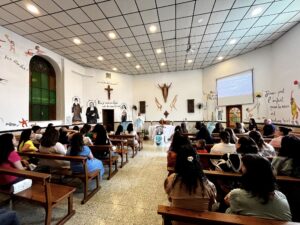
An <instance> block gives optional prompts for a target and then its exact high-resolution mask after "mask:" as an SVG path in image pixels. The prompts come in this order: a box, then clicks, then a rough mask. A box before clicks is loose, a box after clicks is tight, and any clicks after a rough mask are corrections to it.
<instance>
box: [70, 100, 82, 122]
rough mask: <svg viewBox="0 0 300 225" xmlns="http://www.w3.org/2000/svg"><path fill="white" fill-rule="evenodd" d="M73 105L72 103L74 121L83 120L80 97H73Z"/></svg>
mask: <svg viewBox="0 0 300 225" xmlns="http://www.w3.org/2000/svg"><path fill="white" fill-rule="evenodd" d="M72 100H73V105H72V113H73V117H72V122H82V119H81V112H82V108H81V106H80V98H79V97H77V96H75V97H73V99H72Z"/></svg>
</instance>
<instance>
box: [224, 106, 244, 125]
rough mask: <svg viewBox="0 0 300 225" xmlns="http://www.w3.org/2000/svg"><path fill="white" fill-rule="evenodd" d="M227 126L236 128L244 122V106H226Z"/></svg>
mask: <svg viewBox="0 0 300 225" xmlns="http://www.w3.org/2000/svg"><path fill="white" fill-rule="evenodd" d="M226 121H227V122H226V126H227V127H231V128H233V127H235V123H241V122H242V105H229V106H226Z"/></svg>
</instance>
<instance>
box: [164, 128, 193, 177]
mask: <svg viewBox="0 0 300 225" xmlns="http://www.w3.org/2000/svg"><path fill="white" fill-rule="evenodd" d="M178 127H179V126H178ZM176 128H177V127H176ZM176 128H175V133H174V134H173V138H172V142H171V144H170V148H169V151H168V153H167V169H168V171H169V175H170V174H171V173H174V170H175V164H176V157H177V153H178V151H179V149H180V148H181V146H182V145H186V144H190V141H189V139H188V138H187V137H185V136H183V135H182V133H181V128H180V127H179V128H180V129H176Z"/></svg>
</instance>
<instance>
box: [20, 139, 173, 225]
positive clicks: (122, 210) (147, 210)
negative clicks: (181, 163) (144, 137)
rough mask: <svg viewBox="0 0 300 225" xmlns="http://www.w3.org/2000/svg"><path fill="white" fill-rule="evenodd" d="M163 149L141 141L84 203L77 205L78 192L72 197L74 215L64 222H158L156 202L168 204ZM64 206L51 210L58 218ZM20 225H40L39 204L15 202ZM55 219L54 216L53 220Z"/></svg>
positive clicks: (136, 224) (92, 224)
mask: <svg viewBox="0 0 300 225" xmlns="http://www.w3.org/2000/svg"><path fill="white" fill-rule="evenodd" d="M166 150H167V149H166V148H158V147H156V146H154V145H152V144H151V143H147V142H146V143H144V149H143V150H142V151H140V152H139V153H138V155H137V156H136V157H135V158H133V159H132V158H130V159H129V163H128V164H126V165H125V166H124V167H123V168H121V169H119V172H118V173H117V174H116V175H115V176H114V177H113V178H112V179H111V180H109V181H108V180H106V176H105V178H104V180H103V181H102V182H101V186H102V188H101V189H100V191H99V192H98V193H97V194H96V195H95V196H94V197H93V198H92V199H90V200H89V201H88V202H87V203H86V204H85V205H81V204H80V200H81V198H82V193H81V192H79V193H76V194H75V196H74V209H75V210H76V214H75V215H74V216H73V217H72V218H71V219H70V220H69V221H68V222H67V223H66V225H77V224H80V225H114V224H118V225H123V224H130V225H133V224H134V225H142V224H145V225H148V224H149V225H156V224H157V225H160V224H162V220H161V216H159V215H157V213H156V210H157V205H158V204H168V201H167V197H166V194H165V193H164V189H163V182H164V179H165V177H166V175H167V171H166ZM65 208H66V207H63V206H62V207H60V206H58V208H57V209H56V210H55V215H54V217H55V218H57V217H58V218H59V217H60V216H61V215H62V213H64V209H65ZM14 210H16V211H17V213H18V216H19V218H20V220H21V222H22V224H26V225H27V224H30V225H33V224H43V220H44V211H43V209H42V208H41V207H39V206H33V205H31V204H30V205H29V204H28V203H23V202H19V203H18V204H15V207H14ZM53 221H54V222H55V221H56V220H55V219H54V220H53Z"/></svg>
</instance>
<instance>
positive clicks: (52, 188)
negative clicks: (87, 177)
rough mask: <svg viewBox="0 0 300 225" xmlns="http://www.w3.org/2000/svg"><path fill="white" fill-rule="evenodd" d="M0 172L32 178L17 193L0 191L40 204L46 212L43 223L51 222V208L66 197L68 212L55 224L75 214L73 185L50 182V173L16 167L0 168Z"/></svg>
mask: <svg viewBox="0 0 300 225" xmlns="http://www.w3.org/2000/svg"><path fill="white" fill-rule="evenodd" d="M0 173H1V174H6V175H12V176H17V177H23V178H28V179H32V180H33V184H32V186H31V187H30V188H28V189H26V190H24V191H21V192H19V193H16V194H13V193H12V192H10V191H8V190H2V191H1V192H2V193H6V194H9V195H10V196H11V198H12V199H13V198H21V199H25V200H28V201H29V202H35V203H39V204H40V205H42V206H43V207H44V208H45V212H46V216H45V225H50V224H51V218H52V209H53V208H54V207H55V206H56V205H57V204H58V203H60V202H61V201H63V200H65V199H68V213H67V215H65V216H64V217H63V218H62V219H60V220H59V221H58V222H57V224H64V223H65V222H66V221H67V220H69V219H70V218H71V217H72V216H73V215H74V214H75V210H74V209H73V192H74V191H75V188H74V187H69V186H64V185H58V184H53V183H50V178H51V175H50V174H44V173H37V172H32V171H25V170H17V169H0Z"/></svg>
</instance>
